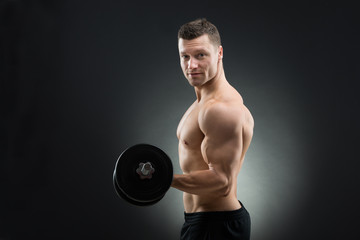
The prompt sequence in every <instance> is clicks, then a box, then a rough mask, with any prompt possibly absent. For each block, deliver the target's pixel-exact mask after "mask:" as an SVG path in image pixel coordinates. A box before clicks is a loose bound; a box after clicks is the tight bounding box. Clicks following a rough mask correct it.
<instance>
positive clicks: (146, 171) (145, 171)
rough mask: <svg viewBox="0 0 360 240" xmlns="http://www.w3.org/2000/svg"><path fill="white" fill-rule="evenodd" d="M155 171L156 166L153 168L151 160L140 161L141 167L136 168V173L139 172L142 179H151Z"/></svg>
mask: <svg viewBox="0 0 360 240" xmlns="http://www.w3.org/2000/svg"><path fill="white" fill-rule="evenodd" d="M154 172H155V168H153V166H152V165H151V162H146V163H139V167H138V168H137V169H136V173H137V174H139V176H140V179H151V178H152V174H153V173H154Z"/></svg>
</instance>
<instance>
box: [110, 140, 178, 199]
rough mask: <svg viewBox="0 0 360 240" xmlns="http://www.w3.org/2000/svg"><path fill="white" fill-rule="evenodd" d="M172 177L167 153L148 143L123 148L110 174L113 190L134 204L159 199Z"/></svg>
mask: <svg viewBox="0 0 360 240" xmlns="http://www.w3.org/2000/svg"><path fill="white" fill-rule="evenodd" d="M172 180H173V165H172V162H171V159H170V158H169V157H168V155H167V154H166V153H165V152H164V151H162V150H161V149H160V148H158V147H155V146H153V145H150V144H137V145H134V146H131V147H129V148H127V149H126V150H124V151H123V152H122V153H121V154H120V156H119V158H118V159H117V161H116V164H115V169H114V173H113V184H114V188H115V192H116V193H117V195H118V196H119V197H121V198H122V199H124V200H125V201H127V202H128V203H131V204H133V205H137V206H149V205H153V204H155V203H157V202H159V201H160V200H161V199H162V198H163V197H164V196H165V193H166V192H167V191H168V190H169V188H170V186H171V182H172Z"/></svg>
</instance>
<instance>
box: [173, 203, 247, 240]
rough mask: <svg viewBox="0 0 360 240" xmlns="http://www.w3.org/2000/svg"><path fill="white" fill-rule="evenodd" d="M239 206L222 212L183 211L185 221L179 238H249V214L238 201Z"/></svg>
mask: <svg viewBox="0 0 360 240" xmlns="http://www.w3.org/2000/svg"><path fill="white" fill-rule="evenodd" d="M240 204H241V206H242V207H241V208H240V209H238V210H234V211H223V212H220V211H219V212H196V213H184V214H185V223H184V225H183V227H182V229H181V238H180V239H181V240H190V239H191V240H204V239H206V240H228V239H241V240H243V239H244V240H249V239H250V226H251V221H250V215H249V213H248V211H247V210H246V209H245V207H244V205H243V204H242V203H241V202H240Z"/></svg>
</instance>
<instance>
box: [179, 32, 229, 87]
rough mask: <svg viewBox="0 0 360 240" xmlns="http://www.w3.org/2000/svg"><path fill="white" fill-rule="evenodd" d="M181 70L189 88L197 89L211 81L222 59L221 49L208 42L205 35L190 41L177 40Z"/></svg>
mask: <svg viewBox="0 0 360 240" xmlns="http://www.w3.org/2000/svg"><path fill="white" fill-rule="evenodd" d="M179 54H180V63H181V68H182V70H183V72H184V75H185V77H186V78H187V80H188V81H189V83H190V85H191V86H194V87H199V86H202V85H204V84H205V83H206V82H208V81H209V80H211V79H213V78H214V77H215V75H216V73H217V71H218V63H219V61H220V60H221V58H222V47H221V46H219V47H216V46H215V45H214V44H213V43H211V42H210V39H209V36H208V35H207V34H205V35H202V36H200V37H198V38H195V39H192V40H186V39H182V38H180V39H179Z"/></svg>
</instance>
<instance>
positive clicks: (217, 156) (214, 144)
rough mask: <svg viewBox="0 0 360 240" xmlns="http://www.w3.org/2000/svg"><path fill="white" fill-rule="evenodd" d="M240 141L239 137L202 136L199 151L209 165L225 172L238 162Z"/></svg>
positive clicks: (229, 170)
mask: <svg viewBox="0 0 360 240" xmlns="http://www.w3.org/2000/svg"><path fill="white" fill-rule="evenodd" d="M241 151H242V143H241V139H240V138H236V137H233V138H227V139H216V138H211V137H206V136H205V138H204V140H203V142H202V144H201V153H202V155H203V158H204V160H205V161H206V162H207V163H208V164H209V167H212V168H214V169H215V170H216V171H221V172H224V173H226V174H228V173H229V172H231V170H232V169H234V166H235V165H236V164H238V163H239V162H240V158H241Z"/></svg>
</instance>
